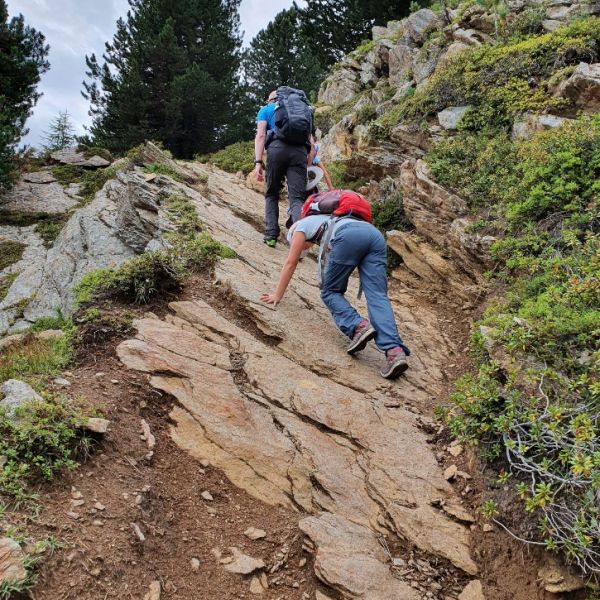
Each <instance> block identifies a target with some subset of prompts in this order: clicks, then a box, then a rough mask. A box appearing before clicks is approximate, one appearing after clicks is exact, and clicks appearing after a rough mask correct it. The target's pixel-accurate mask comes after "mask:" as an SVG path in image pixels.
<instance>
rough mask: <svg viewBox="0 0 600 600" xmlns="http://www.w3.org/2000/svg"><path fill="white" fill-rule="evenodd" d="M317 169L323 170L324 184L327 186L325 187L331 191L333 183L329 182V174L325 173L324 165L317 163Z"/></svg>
mask: <svg viewBox="0 0 600 600" xmlns="http://www.w3.org/2000/svg"><path fill="white" fill-rule="evenodd" d="M319 168H320V169H323V177H324V178H325V183H326V184H327V187H328V188H329V189H330V190H332V189H333V183H332V181H331V177H330V176H329V172H328V171H327V169H326V167H325V164H324V163H323V161H321V162H320V163H319Z"/></svg>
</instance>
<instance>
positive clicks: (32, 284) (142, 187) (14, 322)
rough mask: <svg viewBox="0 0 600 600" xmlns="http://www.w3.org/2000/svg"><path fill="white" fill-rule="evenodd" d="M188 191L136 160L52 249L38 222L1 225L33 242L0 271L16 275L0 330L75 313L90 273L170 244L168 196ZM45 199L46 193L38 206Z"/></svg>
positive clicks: (76, 216)
mask: <svg viewBox="0 0 600 600" xmlns="http://www.w3.org/2000/svg"><path fill="white" fill-rule="evenodd" d="M144 151H145V152H146V153H147V158H146V159H147V160H151V161H152V163H155V162H160V161H161V160H162V161H163V162H164V163H165V164H166V165H168V166H169V168H171V169H172V170H173V171H174V172H175V173H177V174H178V175H179V176H180V177H181V178H182V179H184V178H185V179H187V180H188V181H199V179H200V178H201V177H200V175H201V174H200V173H196V174H191V173H190V172H189V171H188V170H186V169H185V168H183V167H181V166H180V165H178V164H177V163H175V162H174V161H172V160H171V159H169V158H168V157H167V156H166V155H165V154H164V153H162V152H161V151H160V150H158V148H156V147H155V146H153V145H152V144H148V145H147V146H146V147H145V149H144ZM31 185H33V184H31ZM40 185H45V186H46V187H47V186H48V185H53V184H52V183H50V184H40ZM56 185H58V184H56ZM188 190H190V188H188V187H187V186H186V185H184V184H180V183H177V182H175V181H174V180H172V179H170V178H168V177H165V176H152V177H151V180H150V181H148V180H147V176H146V175H145V174H144V173H143V172H142V171H141V170H140V169H139V168H134V167H131V168H129V169H127V170H125V171H121V172H119V173H118V174H117V176H116V179H114V180H111V181H109V182H108V183H107V184H106V185H105V186H104V188H103V189H102V190H101V191H100V192H98V193H97V194H96V197H95V198H94V199H93V200H92V202H90V203H89V204H88V205H86V206H84V207H82V208H79V209H77V210H75V211H74V212H73V214H72V215H71V217H70V218H69V220H68V221H67V223H66V224H65V226H64V227H63V229H62V230H61V232H60V233H59V235H58V237H57V238H56V240H55V241H54V244H53V245H52V247H51V248H50V249H46V248H45V247H44V245H43V243H42V240H41V239H40V238H39V236H38V235H37V234H36V233H35V230H34V227H33V226H31V227H25V228H18V227H0V238H5V239H9V240H13V241H18V242H22V243H24V244H25V246H26V248H25V251H24V253H23V257H22V259H21V260H20V261H19V262H18V263H16V264H14V265H11V266H10V267H8V268H7V269H5V271H4V272H2V273H0V276H5V275H11V276H12V277H14V281H13V283H12V285H11V286H10V288H9V290H8V293H7V294H6V297H5V298H4V300H2V301H1V302H0V336H1V335H3V334H6V333H12V332H17V331H19V330H21V329H23V328H26V327H28V326H29V325H31V323H33V322H35V321H36V320H37V319H39V318H40V317H43V316H53V315H56V313H57V311H61V312H62V314H63V315H69V314H71V312H72V310H73V302H74V297H73V288H74V286H75V284H76V283H77V282H78V281H79V280H80V279H81V278H82V277H83V275H85V274H86V273H88V272H90V271H93V270H96V269H102V268H106V267H116V266H118V265H120V264H121V263H123V262H124V261H125V260H127V259H129V258H131V257H133V256H135V255H136V254H139V253H141V252H144V251H146V250H150V249H152V250H156V249H158V248H160V247H162V246H163V245H164V237H163V236H164V234H165V233H166V232H169V231H171V230H172V229H173V225H172V223H171V220H170V219H169V217H168V215H167V213H166V211H165V209H164V206H163V205H164V201H165V199H166V198H168V196H169V195H171V194H173V193H182V194H186V193H189V191H188ZM43 200H44V196H40V198H39V199H38V200H37V202H38V204H37V205H36V206H38V207H39V205H40V204H39V203H40V202H42V203H43ZM36 212H37V211H36Z"/></svg>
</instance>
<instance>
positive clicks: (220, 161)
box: [196, 140, 254, 175]
mask: <svg viewBox="0 0 600 600" xmlns="http://www.w3.org/2000/svg"><path fill="white" fill-rule="evenodd" d="M196 159H197V160H198V161H200V162H207V163H210V164H213V165H215V166H216V167H219V169H223V171H227V172H228V173H237V172H238V171H242V173H244V175H247V174H248V173H250V171H252V169H254V140H250V141H247V142H236V143H235V144H231V145H230V146H227V147H225V148H223V149H222V150H219V151H218V152H214V153H213V154H206V155H203V156H197V157H196Z"/></svg>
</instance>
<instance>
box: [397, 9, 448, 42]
mask: <svg viewBox="0 0 600 600" xmlns="http://www.w3.org/2000/svg"><path fill="white" fill-rule="evenodd" d="M443 25H444V23H443V21H442V19H441V18H440V17H438V16H437V15H436V14H435V13H434V12H433V11H432V10H429V9H428V8H422V9H421V10H417V11H416V12H414V13H412V14H411V15H410V16H409V17H407V19H406V21H405V22H404V31H405V35H406V36H407V37H408V38H409V39H410V40H411V41H412V42H414V43H415V44H417V45H421V44H423V42H424V41H425V39H426V36H427V34H428V33H429V32H430V31H433V30H434V29H441V27H442V26H443Z"/></svg>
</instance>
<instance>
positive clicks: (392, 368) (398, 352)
mask: <svg viewBox="0 0 600 600" xmlns="http://www.w3.org/2000/svg"><path fill="white" fill-rule="evenodd" d="M406 369H408V363H407V362H406V354H405V353H404V350H402V348H400V347H398V348H391V349H390V350H388V351H387V352H386V353H385V364H384V365H383V367H381V371H379V373H380V374H381V376H382V377H384V378H385V379H397V378H398V377H400V375H402V373H404V371H406Z"/></svg>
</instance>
